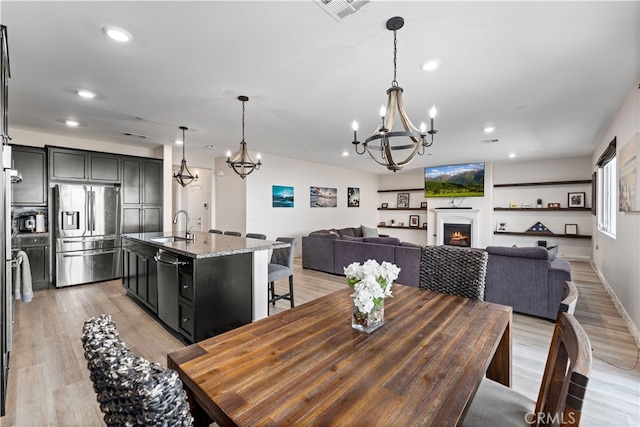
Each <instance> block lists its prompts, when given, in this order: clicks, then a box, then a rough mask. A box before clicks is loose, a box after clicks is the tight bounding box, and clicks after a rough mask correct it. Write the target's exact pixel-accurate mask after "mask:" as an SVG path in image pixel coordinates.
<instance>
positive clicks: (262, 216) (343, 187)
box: [216, 154, 378, 255]
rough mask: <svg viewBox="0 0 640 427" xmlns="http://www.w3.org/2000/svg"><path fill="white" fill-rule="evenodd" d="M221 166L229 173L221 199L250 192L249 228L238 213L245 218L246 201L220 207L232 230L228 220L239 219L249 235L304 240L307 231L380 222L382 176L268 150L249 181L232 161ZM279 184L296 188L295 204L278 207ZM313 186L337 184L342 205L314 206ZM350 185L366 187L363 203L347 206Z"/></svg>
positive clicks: (221, 223) (222, 180) (220, 218)
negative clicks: (274, 202) (274, 204)
mask: <svg viewBox="0 0 640 427" xmlns="http://www.w3.org/2000/svg"><path fill="white" fill-rule="evenodd" d="M224 160H225V159H224V158H221V159H220V162H221V163H222V164H224ZM216 166H218V162H217V163H216ZM218 170H223V171H224V176H222V177H220V176H216V183H217V188H216V191H217V196H218V197H217V199H218V201H220V200H221V199H222V200H225V199H228V198H230V197H233V196H234V195H238V194H241V193H242V192H243V191H246V210H245V213H244V216H243V217H242V218H244V219H245V224H244V225H245V226H244V227H243V228H239V227H240V218H233V216H234V215H237V216H238V217H240V214H239V212H240V211H241V209H242V201H236V200H234V206H233V207H232V208H230V209H228V206H224V208H223V209H218V210H217V211H216V215H217V222H216V225H217V227H216V228H221V229H228V226H227V225H225V224H230V223H231V222H232V220H233V221H237V222H236V224H238V228H236V229H237V230H238V231H241V232H243V233H246V232H253V233H263V234H266V235H267V239H270V240H275V239H276V238H277V237H280V236H282V237H296V238H298V241H299V242H300V238H301V237H302V236H303V235H307V234H309V233H310V232H311V231H314V230H319V229H327V228H342V227H357V226H360V225H361V224H364V225H367V226H375V225H376V224H377V220H378V217H377V213H376V212H377V211H376V207H377V206H378V194H377V192H376V191H377V179H376V175H373V174H369V173H364V172H356V171H352V170H349V169H344V168H339V167H334V166H328V165H323V164H319V163H312V162H306V161H301V160H293V159H289V158H285V157H280V156H274V155H267V154H263V157H262V167H261V168H260V170H259V171H255V172H253V174H251V175H249V176H248V177H247V178H246V179H245V180H244V181H243V180H242V179H240V177H238V176H237V175H236V174H235V173H234V172H233V171H231V169H229V168H228V167H226V165H224V168H223V167H221V166H219V169H218ZM243 183H245V184H246V188H245V187H244V186H243V185H242V184H243ZM273 185H282V186H290V187H294V207H293V208H274V207H272V186H273ZM312 186H314V187H329V188H337V190H338V199H337V205H338V206H337V207H335V208H312V207H310V197H309V187H312ZM238 187H243V188H238ZM347 187H358V188H360V207H352V208H349V207H347ZM227 209H228V210H229V212H227ZM300 253H301V244H299V245H298V247H297V249H296V255H300Z"/></svg>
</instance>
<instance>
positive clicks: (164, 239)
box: [149, 236, 187, 243]
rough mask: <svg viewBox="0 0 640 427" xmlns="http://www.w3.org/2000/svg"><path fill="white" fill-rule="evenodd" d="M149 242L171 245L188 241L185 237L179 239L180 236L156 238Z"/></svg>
mask: <svg viewBox="0 0 640 427" xmlns="http://www.w3.org/2000/svg"><path fill="white" fill-rule="evenodd" d="M149 240H151V241H152V242H156V243H170V242H184V241H185V240H187V239H185V238H184V237H178V236H164V237H155V238H153V239H149Z"/></svg>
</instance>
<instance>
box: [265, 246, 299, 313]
mask: <svg viewBox="0 0 640 427" xmlns="http://www.w3.org/2000/svg"><path fill="white" fill-rule="evenodd" d="M276 241H278V242H286V243H289V244H290V246H289V247H287V248H276V249H274V250H273V252H272V254H271V262H270V263H269V268H268V278H267V282H268V283H269V302H270V303H271V304H272V305H276V301H278V300H279V299H287V300H289V301H290V302H291V308H293V306H294V303H293V251H294V248H295V246H296V244H297V243H298V239H296V238H293V237H278V238H277V239H276ZM285 277H288V278H289V292H288V293H286V294H282V295H278V294H276V293H275V283H274V282H275V281H276V280H278V279H284V278H285Z"/></svg>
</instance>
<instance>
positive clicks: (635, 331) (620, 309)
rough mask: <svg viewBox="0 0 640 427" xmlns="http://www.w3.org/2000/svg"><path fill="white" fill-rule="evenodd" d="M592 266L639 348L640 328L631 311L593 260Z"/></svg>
mask: <svg viewBox="0 0 640 427" xmlns="http://www.w3.org/2000/svg"><path fill="white" fill-rule="evenodd" d="M591 266H592V267H593V270H594V271H595V272H596V274H597V275H598V278H599V279H600V282H601V283H602V286H604V290H605V291H607V295H609V298H611V301H612V302H613V305H614V306H615V307H616V310H618V313H619V314H620V316H622V319H623V320H624V323H625V324H626V325H627V329H629V333H630V334H631V336H632V337H633V338H634V339H635V341H636V345H637V346H638V348H640V331H638V328H637V327H636V325H634V323H633V321H632V320H631V317H630V316H629V313H627V310H625V308H624V306H623V305H622V303H621V302H620V300H619V299H618V297H617V295H616V294H615V293H614V292H613V289H611V286H609V283H608V282H607V279H605V277H604V275H603V274H602V273H601V272H600V270H598V267H597V266H596V265H595V263H594V262H593V261H592V262H591Z"/></svg>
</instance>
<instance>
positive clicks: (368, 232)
mask: <svg viewBox="0 0 640 427" xmlns="http://www.w3.org/2000/svg"><path fill="white" fill-rule="evenodd" d="M360 229H361V230H362V237H379V236H378V229H377V228H373V227H367V226H365V225H361V226H360Z"/></svg>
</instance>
